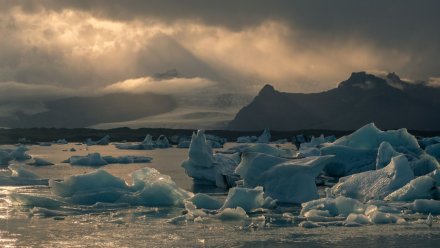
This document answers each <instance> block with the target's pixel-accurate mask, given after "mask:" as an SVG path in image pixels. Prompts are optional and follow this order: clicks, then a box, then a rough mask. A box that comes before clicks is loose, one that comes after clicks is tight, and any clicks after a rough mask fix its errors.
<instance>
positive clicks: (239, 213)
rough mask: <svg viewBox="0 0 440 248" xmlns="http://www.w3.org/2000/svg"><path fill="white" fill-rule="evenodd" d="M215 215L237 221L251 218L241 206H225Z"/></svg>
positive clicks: (226, 219) (222, 218)
mask: <svg viewBox="0 0 440 248" xmlns="http://www.w3.org/2000/svg"><path fill="white" fill-rule="evenodd" d="M215 217H217V218H218V219H220V220H225V221H237V220H244V219H247V218H249V216H248V215H247V214H246V211H245V210H244V209H243V208H241V207H236V208H224V209H222V210H221V211H220V212H219V213H218V214H216V215H215Z"/></svg>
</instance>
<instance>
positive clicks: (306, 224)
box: [298, 221, 321, 228]
mask: <svg viewBox="0 0 440 248" xmlns="http://www.w3.org/2000/svg"><path fill="white" fill-rule="evenodd" d="M298 226H299V227H303V228H316V227H321V226H320V225H318V224H316V223H315V222H312V221H302V222H301V223H299V225H298Z"/></svg>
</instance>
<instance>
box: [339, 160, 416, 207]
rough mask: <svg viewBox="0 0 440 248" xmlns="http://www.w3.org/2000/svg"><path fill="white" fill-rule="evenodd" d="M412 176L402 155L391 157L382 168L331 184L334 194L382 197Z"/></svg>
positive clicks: (353, 196)
mask: <svg viewBox="0 0 440 248" xmlns="http://www.w3.org/2000/svg"><path fill="white" fill-rule="evenodd" d="M413 178H414V173H413V171H412V169H411V167H410V165H409V162H408V160H407V159H406V157H405V156H404V155H399V156H397V157H394V158H392V159H391V162H390V163H389V164H388V165H387V166H386V167H384V168H382V169H379V170H374V171H366V172H362V173H358V174H354V175H351V176H347V177H345V178H340V179H339V182H338V183H337V184H336V185H334V186H333V188H332V193H333V194H334V195H343V196H347V197H350V198H354V199H359V200H361V201H367V200H370V199H384V198H385V197H386V196H387V195H389V194H390V193H392V192H393V191H395V190H397V189H399V188H401V187H403V186H404V185H405V184H407V183H408V182H409V181H411V180H412V179H413Z"/></svg>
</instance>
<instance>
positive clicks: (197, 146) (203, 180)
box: [182, 130, 238, 188]
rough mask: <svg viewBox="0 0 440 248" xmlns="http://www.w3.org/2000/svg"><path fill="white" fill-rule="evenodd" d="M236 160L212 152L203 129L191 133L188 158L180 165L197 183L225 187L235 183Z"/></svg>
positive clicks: (236, 178) (236, 177)
mask: <svg viewBox="0 0 440 248" xmlns="http://www.w3.org/2000/svg"><path fill="white" fill-rule="evenodd" d="M236 166H237V161H235V160H234V159H233V158H231V157H230V156H228V155H225V154H213V152H212V148H211V146H210V142H208V141H207V140H206V137H205V131H204V130H199V131H197V133H193V135H192V138H191V144H190V147H189V151H188V158H187V159H186V160H185V161H183V163H182V167H183V168H185V172H186V174H187V175H188V176H190V177H192V178H193V180H194V182H195V183H197V184H210V185H216V186H217V187H221V188H227V187H231V186H234V185H235V181H236V180H238V176H237V175H236V174H235V173H234V171H235V167H236Z"/></svg>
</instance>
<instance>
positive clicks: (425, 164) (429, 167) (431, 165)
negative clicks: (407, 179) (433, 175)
mask: <svg viewBox="0 0 440 248" xmlns="http://www.w3.org/2000/svg"><path fill="white" fill-rule="evenodd" d="M409 165H410V166H411V168H412V170H413V172H414V176H423V175H426V174H428V173H430V172H432V171H434V170H436V169H440V165H439V163H438V162H437V159H435V158H434V157H433V156H431V155H429V154H422V155H420V157H419V158H418V159H414V160H413V161H411V162H410V164H409Z"/></svg>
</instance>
